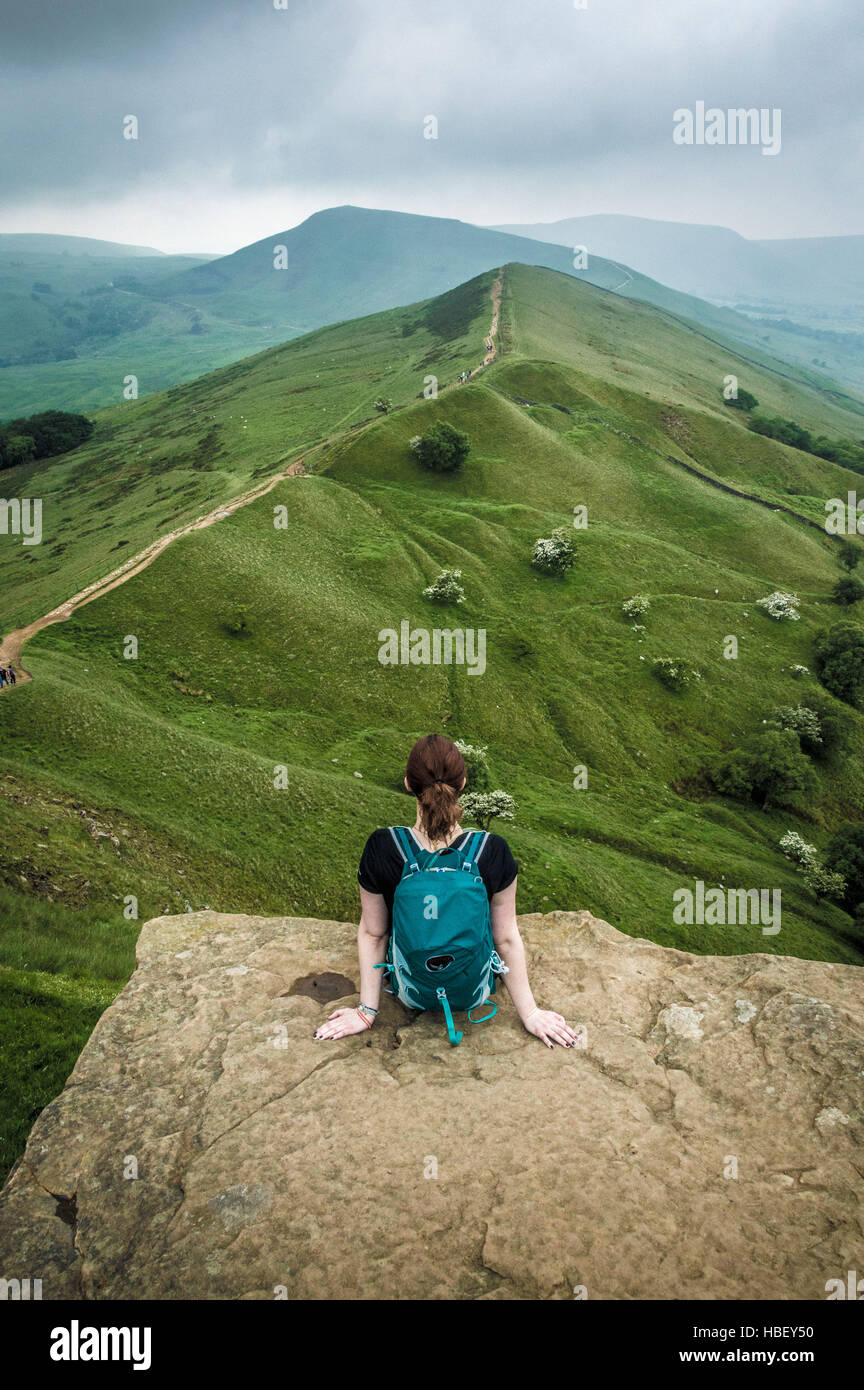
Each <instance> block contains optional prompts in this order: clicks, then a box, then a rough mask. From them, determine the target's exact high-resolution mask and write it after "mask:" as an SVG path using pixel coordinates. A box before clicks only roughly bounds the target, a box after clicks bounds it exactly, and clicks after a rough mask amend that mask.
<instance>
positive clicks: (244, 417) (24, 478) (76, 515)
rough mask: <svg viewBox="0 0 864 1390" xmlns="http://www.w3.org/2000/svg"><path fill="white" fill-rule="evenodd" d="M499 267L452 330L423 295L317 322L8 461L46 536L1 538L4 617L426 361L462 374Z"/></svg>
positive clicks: (5, 623)
mask: <svg viewBox="0 0 864 1390" xmlns="http://www.w3.org/2000/svg"><path fill="white" fill-rule="evenodd" d="M493 278H494V275H492V274H489V275H486V276H483V277H480V278H479V279H478V281H477V282H475V283H474V284H472V285H471V286H470V287H469V288H467V289H464V290H457V291H454V292H453V293H452V295H451V296H450V298H449V299H448V300H447V301H446V303H447V304H451V305H452V306H453V310H452V313H451V318H450V319H448V320H447V322H452V324H453V325H454V331H453V332H452V333H449V334H448V336H447V337H446V339H443V340H442V338H441V337H440V336H438V335H437V334H436V333H435V332H433V330H432V328H431V327H430V326H429V324H428V323H427V322H426V319H425V316H424V315H425V307H426V306H424V305H422V304H421V305H412V306H410V307H409V308H407V309H394V310H391V311H389V312H387V313H384V314H377V315H375V316H374V317H373V318H370V319H367V320H362V321H360V323H359V324H358V323H356V322H355V323H353V324H337V325H334V326H333V327H331V328H324V329H319V330H318V331H317V332H315V333H311V334H309V335H308V336H306V337H304V338H302V339H296V340H295V341H294V342H291V343H288V344H286V345H284V346H282V347H279V348H273V349H270V350H269V351H267V352H263V353H259V354H258V355H257V356H255V357H251V358H247V359H246V360H245V361H243V362H238V363H236V364H234V365H233V366H230V367H225V368H223V369H221V370H220V371H217V372H212V373H211V374H210V375H208V376H206V377H202V378H200V379H199V380H198V381H196V382H194V383H192V384H191V385H188V386H182V387H176V388H174V389H173V390H171V391H166V392H163V393H160V394H158V395H155V396H148V397H146V398H144V399H141V400H138V401H130V402H127V403H126V404H124V405H122V406H116V407H114V408H112V409H110V410H103V411H99V412H98V413H97V414H96V415H95V417H94V419H95V423H96V431H95V433H94V435H93V437H92V439H91V440H90V441H89V442H88V443H87V444H86V445H85V446H83V447H82V448H81V449H79V450H76V451H75V452H74V453H73V454H69V455H65V456H63V457H61V458H59V459H57V460H55V461H51V462H49V463H48V464H47V465H46V464H45V463H36V464H31V465H28V466H26V467H21V468H15V469H9V470H7V471H6V472H4V473H3V475H2V477H3V488H4V490H5V491H4V495H6V496H10V497H11V496H20V497H32V496H38V497H41V498H42V499H43V529H44V542H43V544H42V545H41V546H32V547H21V546H20V545H18V544H14V543H12V542H11V541H8V540H6V539H5V538H4V539H3V542H2V544H0V626H2V627H3V628H8V627H10V626H20V625H21V624H22V623H23V622H25V621H29V620H31V619H33V618H35V617H37V616H39V615H41V614H42V613H46V612H48V611H49V609H51V608H53V607H55V606H56V605H57V604H58V603H60V602H61V601H62V600H64V599H66V598H69V597H71V595H72V594H75V593H78V592H79V591H80V590H81V589H83V588H84V587H85V586H86V585H87V584H89V583H91V582H92V581H93V580H95V579H98V578H99V577H101V576H102V575H105V574H108V573H109V572H110V571H111V570H112V569H114V568H116V566H117V565H118V564H120V563H121V562H122V561H123V560H124V559H126V558H127V557H128V556H129V555H131V554H134V553H136V552H137V551H139V550H142V549H143V548H144V547H145V545H147V544H148V543H149V542H150V541H152V540H153V539H154V538H156V537H157V536H160V535H163V534H165V533H166V532H168V531H171V530H173V529H174V528H175V527H176V526H178V525H179V524H181V523H184V522H188V521H191V520H194V519H195V517H197V516H199V515H201V514H202V513H203V512H206V511H209V510H211V509H212V508H213V507H214V506H215V505H217V504H219V503H222V502H226V501H229V500H230V499H231V498H233V497H236V496H237V495H238V494H240V493H242V492H244V491H246V490H247V489H248V488H249V487H250V485H252V484H254V483H255V482H259V481H260V480H261V479H262V478H268V477H271V476H272V475H273V474H274V473H276V472H277V471H278V470H279V467H280V465H283V466H284V464H286V463H287V462H290V461H291V460H292V459H293V458H295V457H297V456H298V455H299V454H300V453H302V452H303V451H304V450H305V449H307V448H308V447H309V446H310V445H313V444H316V443H319V442H321V441H323V440H325V439H326V438H327V437H328V436H329V435H335V434H338V433H340V432H341V431H344V430H346V429H349V428H351V427H353V426H357V425H359V424H362V422H363V421H364V420H368V419H370V418H371V417H372V416H373V414H374V410H373V403H374V401H375V399H376V397H377V396H378V395H379V394H384V395H387V396H389V397H391V398H392V400H393V401H394V402H395V403H397V404H403V403H405V402H407V401H409V400H412V399H413V398H414V397H416V396H417V395H418V394H419V393H421V392H422V390H423V381H424V377H425V376H426V374H427V373H429V372H434V373H436V374H437V375H438V377H439V379H440V381H441V382H442V384H443V383H444V382H446V381H450V380H453V378H454V377H455V376H456V374H457V373H458V371H460V370H461V369H462V367H463V366H471V365H474V364H475V363H476V362H477V361H478V360H479V357H480V356H482V344H481V351H480V353H479V355H478V350H477V338H478V333H482V329H481V328H480V327H479V320H478V330H477V332H475V333H474V335H473V341H470V340H468V339H467V338H466V336H465V333H466V331H467V327H468V324H469V323H470V320H471V316H472V315H474V314H479V315H481V316H482V317H483V318H485V320H486V324H487V326H488V319H489V317H490V312H489V305H488V286H489V285H490V284H491V282H492V279H493ZM466 313H467V315H468V317H467V318H466V317H465V315H466ZM472 353H473V355H472Z"/></svg>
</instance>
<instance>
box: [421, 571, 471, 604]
mask: <svg viewBox="0 0 864 1390" xmlns="http://www.w3.org/2000/svg"><path fill="white" fill-rule="evenodd" d="M461 578H462V571H461V570H442V571H441V573H440V574H439V575H438V578H437V579H433V581H432V583H431V584H430V585H429V586H428V588H426V589H424V590H423V597H424V598H428V599H429V601H430V603H464V602H465V590H464V589H463V588H462V585H461V584H460V583H459V580H460V579H461Z"/></svg>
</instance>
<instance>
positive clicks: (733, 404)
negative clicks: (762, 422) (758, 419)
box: [723, 386, 759, 410]
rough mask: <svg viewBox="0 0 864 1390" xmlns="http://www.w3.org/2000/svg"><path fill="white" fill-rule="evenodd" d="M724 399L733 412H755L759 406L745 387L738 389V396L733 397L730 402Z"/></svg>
mask: <svg viewBox="0 0 864 1390" xmlns="http://www.w3.org/2000/svg"><path fill="white" fill-rule="evenodd" d="M723 399H724V403H725V404H726V405H728V406H729V407H730V408H731V409H732V410H754V409H755V407H756V406H757V405H758V404H759V402H758V401H757V399H756V397H755V396H754V395H752V393H751V392H750V391H745V390H744V388H743V386H739V387H738V394H737V396H733V397H731V398H730V399H728V400H727V399H726V397H725V396H724V398H723Z"/></svg>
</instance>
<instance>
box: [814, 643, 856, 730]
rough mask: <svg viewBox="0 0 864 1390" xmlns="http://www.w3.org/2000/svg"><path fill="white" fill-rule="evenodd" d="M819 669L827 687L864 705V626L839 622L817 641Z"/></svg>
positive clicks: (840, 698) (851, 701) (849, 699)
mask: <svg viewBox="0 0 864 1390" xmlns="http://www.w3.org/2000/svg"><path fill="white" fill-rule="evenodd" d="M814 646H815V648H816V671H817V674H818V676H819V679H820V681H821V682H822V684H823V685H824V687H825V689H826V690H827V691H829V692H830V693H831V694H832V695H836V697H837V699H838V700H845V701H846V704H847V705H852V706H853V707H854V708H855V709H862V708H864V628H861V627H859V626H858V625H857V623H850V622H845V623H835V624H834V626H833V627H829V628H827V629H826V630H825V631H824V632H820V633H819V634H818V636H817V638H816V641H815V643H814Z"/></svg>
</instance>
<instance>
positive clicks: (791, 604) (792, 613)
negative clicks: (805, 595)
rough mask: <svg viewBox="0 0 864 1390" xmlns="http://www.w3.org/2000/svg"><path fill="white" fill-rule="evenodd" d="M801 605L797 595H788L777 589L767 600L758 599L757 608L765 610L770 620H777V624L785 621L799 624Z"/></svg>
mask: <svg viewBox="0 0 864 1390" xmlns="http://www.w3.org/2000/svg"><path fill="white" fill-rule="evenodd" d="M800 603H801V600H800V598H799V597H798V595H797V594H787V593H786V592H785V591H784V590H783V589H775V590H774V593H773V594H769V595H768V597H767V598H757V600H756V607H757V608H764V609H765V612H766V613H767V614H768V616H769V618H775V619H776V621H777V622H782V621H783V619H784V618H785V619H788V621H790V622H793V623H797V621H798V619H799V618H800V617H801V614H800V613H799V612H798V606H799V604H800Z"/></svg>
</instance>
